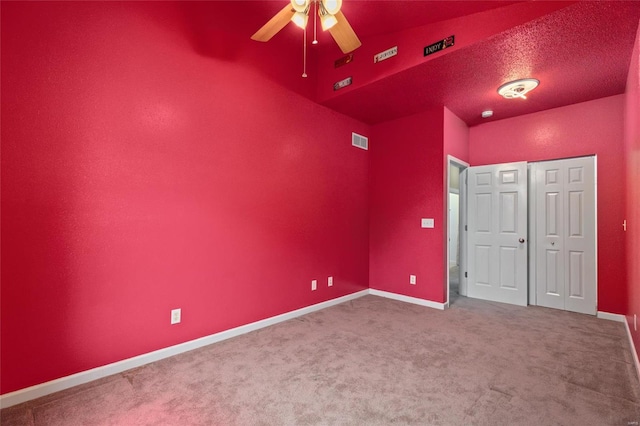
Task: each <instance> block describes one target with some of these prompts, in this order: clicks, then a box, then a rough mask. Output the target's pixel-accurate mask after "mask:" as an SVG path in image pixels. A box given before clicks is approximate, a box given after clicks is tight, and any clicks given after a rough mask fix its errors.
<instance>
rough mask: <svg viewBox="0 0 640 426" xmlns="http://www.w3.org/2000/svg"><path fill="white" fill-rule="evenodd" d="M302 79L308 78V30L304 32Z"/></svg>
mask: <svg viewBox="0 0 640 426" xmlns="http://www.w3.org/2000/svg"><path fill="white" fill-rule="evenodd" d="M302 78H307V29H306V28H305V29H303V30H302Z"/></svg>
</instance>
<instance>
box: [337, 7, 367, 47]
mask: <svg viewBox="0 0 640 426" xmlns="http://www.w3.org/2000/svg"><path fill="white" fill-rule="evenodd" d="M335 17H336V19H337V20H338V23H337V24H335V25H334V26H333V27H331V28H329V32H330V33H331V36H332V37H333V39H334V40H335V41H336V43H337V44H338V47H340V50H342V53H349V52H353V51H354V50H356V49H357V48H358V47H360V46H362V43H361V42H360V39H359V38H358V36H357V35H356V33H355V31H353V28H351V25H350V24H349V21H347V18H346V17H345V16H344V14H343V13H342V12H338V13H336V14H335Z"/></svg>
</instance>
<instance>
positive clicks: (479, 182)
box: [467, 162, 527, 306]
mask: <svg viewBox="0 0 640 426" xmlns="http://www.w3.org/2000/svg"><path fill="white" fill-rule="evenodd" d="M467 173H468V175H467V182H468V202H469V204H468V239H469V240H468V247H469V250H468V253H469V262H468V265H467V266H468V275H469V276H468V288H467V291H468V296H469V297H474V298H478V299H485V300H493V301H496V302H504V303H511V304H515V305H521V306H526V305H527V244H526V240H527V163H526V162H520V163H510V164H495V165H490V166H479V167H469V168H468V169H467Z"/></svg>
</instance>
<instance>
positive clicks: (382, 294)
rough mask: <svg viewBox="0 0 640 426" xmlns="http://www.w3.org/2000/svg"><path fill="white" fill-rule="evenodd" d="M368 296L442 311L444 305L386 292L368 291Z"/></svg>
mask: <svg viewBox="0 0 640 426" xmlns="http://www.w3.org/2000/svg"><path fill="white" fill-rule="evenodd" d="M369 294H371V295H373V296H380V297H386V298H387V299H394V300H399V301H401V302H407V303H413V304H414V305H420V306H426V307H428V308H434V309H440V310H444V307H445V304H444V303H440V302H434V301H431V300H426V299H418V298H417V297H411V296H405V295H403V294H397V293H390V292H388V291H382V290H375V289H372V288H371V289H369Z"/></svg>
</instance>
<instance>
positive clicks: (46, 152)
mask: <svg viewBox="0 0 640 426" xmlns="http://www.w3.org/2000/svg"><path fill="white" fill-rule="evenodd" d="M1 7H2V51H1V55H2V56H1V67H2V68H1V79H2V80H1V83H2V110H1V113H2V129H1V136H2V158H1V161H2V164H1V166H2V176H1V177H2V179H1V191H2V192H1V193H2V200H1V201H2V206H1V214H2V236H1V245H2V254H1V256H2V259H1V260H2V271H1V274H2V275H1V278H2V283H1V285H2V287H1V294H2V301H1V303H2V305H1V308H2V309H1V346H2V353H1V360H0V361H1V366H2V371H1V375H2V382H1V389H0V392H1V393H7V392H10V391H14V390H17V389H21V388H24V387H28V386H30V385H35V384H38V383H42V382H45V381H48V380H51V379H55V378H58V377H62V376H65V375H69V374H72V373H76V372H79V371H83V370H87V369H90V368H93V367H98V366H101V365H104V364H107V363H111V362H114V361H118V360H122V359H126V358H129V357H132V356H135V355H139V354H142V353H146V352H149V351H153V350H156V349H159V348H164V347H167V346H170V345H174V344H178V343H181V342H184V341H188V340H191V339H195V338H198V337H202V336H205V335H209V334H211V333H215V332H219V331H221V330H225V329H229V328H231V327H234V326H238V325H241V324H246V323H249V322H253V321H256V320H260V319H262V318H266V317H270V316H273V315H276V314H280V313H283V312H286V311H290V310H293V309H297V308H300V307H303V306H307V305H311V304H313V303H317V302H321V301H324V300H328V299H332V298H335V297H338V296H342V295H345V294H348V293H352V292H354V291H358V290H361V289H365V288H367V283H368V231H369V230H368V223H367V220H366V218H367V207H368V200H367V184H368V180H367V176H368V156H367V153H366V152H365V151H362V150H359V149H356V148H353V147H352V146H351V132H352V131H356V132H358V133H361V134H364V135H368V134H369V130H370V129H369V128H368V126H366V125H364V124H362V123H359V122H357V121H355V120H352V119H348V118H346V117H344V116H341V115H340V114H337V113H335V112H332V111H329V110H327V109H325V108H323V107H320V106H318V105H316V104H314V103H312V102H310V101H309V100H307V99H306V98H304V97H302V96H300V95H299V94H297V93H296V92H294V91H290V90H288V89H286V88H284V87H282V86H281V85H279V84H278V83H277V82H275V81H274V80H273V78H272V77H271V76H268V75H267V76H265V75H264V74H262V73H261V72H260V71H256V70H252V69H251V68H249V67H245V66H244V65H243V63H242V62H241V60H242V58H243V57H244V58H246V57H250V56H251V52H249V51H243V52H242V54H241V55H238V56H237V57H232V56H228V55H227V56H225V55H217V54H216V52H215V50H213V51H211V50H206V49H204V50H203V49H199V48H197V47H198V43H196V42H194V38H196V39H197V38H198V37H199V35H198V34H192V33H187V30H185V28H187V27H189V25H187V24H186V23H185V22H184V21H183V20H182V19H184V17H185V16H186V14H184V13H182V12H184V11H183V10H178V9H176V8H182V7H184V6H183V5H179V4H174V3H171V4H169V3H145V2H124V3H111V2H106V3H105V2H73V3H68V2H54V3H48V2H45V3H43V2H2V6H1ZM250 46H251V45H249V44H247V46H238V49H251V48H252V47H250ZM257 47H258V45H257V44H256V48H257ZM259 47H260V48H264V45H260V46H259ZM296 70H297V68H296ZM296 72H297V71H296ZM327 123H330V125H327ZM438 211H440V210H438ZM329 275H333V276H334V277H335V284H334V287H332V288H328V287H327V286H326V279H327V276H329ZM312 279H318V280H319V284H320V286H319V289H318V290H317V291H316V292H313V293H312V292H311V291H310V282H311V280H312ZM173 308H182V317H183V319H182V323H181V324H179V325H174V326H171V325H169V317H170V310H171V309H173Z"/></svg>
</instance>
